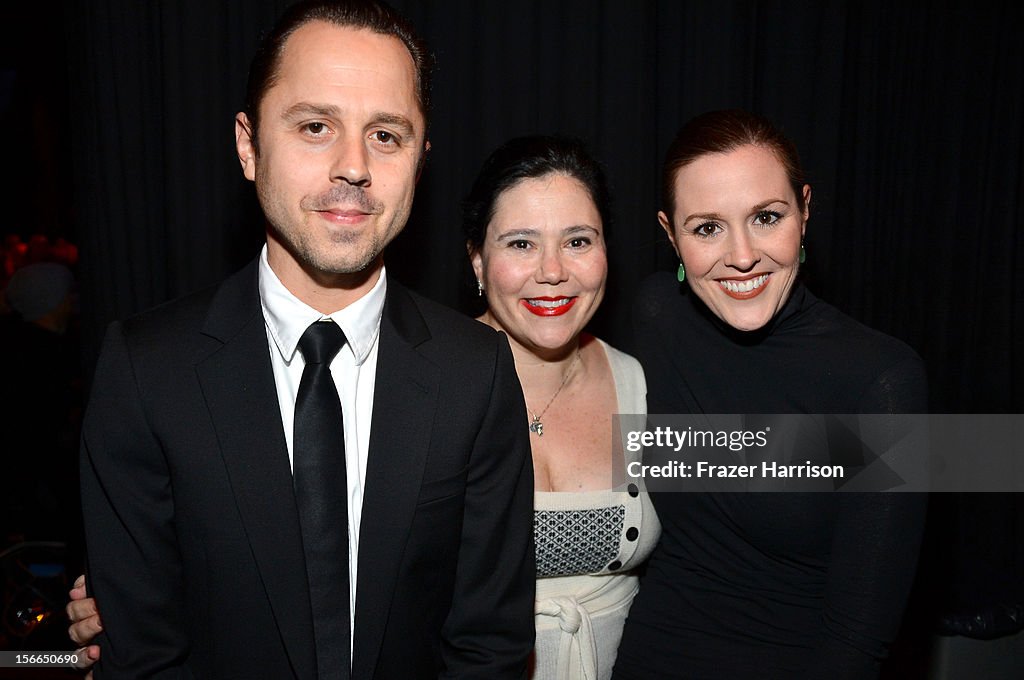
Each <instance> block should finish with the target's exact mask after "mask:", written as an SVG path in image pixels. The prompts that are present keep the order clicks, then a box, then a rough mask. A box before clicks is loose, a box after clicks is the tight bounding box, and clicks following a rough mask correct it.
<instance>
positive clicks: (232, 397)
mask: <svg viewBox="0 0 1024 680" xmlns="http://www.w3.org/2000/svg"><path fill="white" fill-rule="evenodd" d="M257 271H258V270H257V268H256V265H255V263H253V264H252V265H250V266H249V267H247V268H246V269H244V270H243V271H241V272H239V274H237V275H235V276H234V277H232V278H231V279H228V280H227V281H226V282H225V283H224V284H223V285H222V286H221V288H220V290H218V292H217V295H216V296H215V297H214V299H213V302H212V303H211V305H210V313H209V315H208V317H207V322H206V326H205V327H204V329H203V332H204V333H205V334H207V335H210V336H212V337H214V338H217V339H218V340H220V341H221V342H223V343H224V345H223V346H222V347H221V348H220V349H219V350H218V351H217V352H215V353H213V354H212V355H211V356H209V357H208V358H206V359H205V360H204V361H202V362H201V363H199V364H198V365H197V367H196V371H197V373H198V376H199V381H200V384H201V386H202V390H203V395H204V397H205V399H206V402H207V406H208V408H209V410H210V416H211V418H212V420H213V424H214V428H215V430H216V432H217V437H218V440H219V442H220V446H221V454H222V456H223V459H224V464H225V466H226V468H227V471H228V477H229V478H230V481H231V487H232V490H233V492H234V495H235V501H236V504H237V507H238V511H239V514H240V515H241V518H242V523H243V524H244V526H245V531H246V534H247V536H248V539H249V544H250V546H251V547H252V552H253V556H254V557H255V560H256V565H257V568H258V569H259V572H260V575H261V577H262V580H263V583H264V587H265V588H266V592H267V597H268V599H269V600H270V605H271V608H272V610H273V612H274V617H275V618H276V620H277V624H278V627H279V630H280V633H281V638H282V640H283V642H284V646H285V649H286V651H287V654H288V657H289V660H290V662H291V664H292V668H293V670H294V671H295V675H296V677H300V678H307V677H313V676H314V675H315V673H316V666H315V651H314V645H313V627H312V614H311V612H310V604H309V588H308V585H307V583H306V567H305V562H304V558H303V552H302V544H301V539H300V532H299V520H298V511H297V509H296V506H295V494H294V491H293V488H292V474H291V469H290V467H289V465H288V451H287V448H286V444H285V438H284V430H283V428H282V426H281V412H280V407H279V406H278V401H277V391H276V387H275V385H274V374H273V369H272V367H271V364H270V356H269V350H268V346H267V334H266V328H265V325H264V321H263V314H262V310H261V308H260V303H259V289H258V284H257Z"/></svg>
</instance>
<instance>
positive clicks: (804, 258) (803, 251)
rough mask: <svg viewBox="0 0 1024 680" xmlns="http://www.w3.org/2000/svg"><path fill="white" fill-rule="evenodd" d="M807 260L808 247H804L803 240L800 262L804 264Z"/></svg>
mask: <svg viewBox="0 0 1024 680" xmlns="http://www.w3.org/2000/svg"><path fill="white" fill-rule="evenodd" d="M806 261H807V249H806V248H804V244H803V242H802V241H801V242H800V264H803V263H804V262H806Z"/></svg>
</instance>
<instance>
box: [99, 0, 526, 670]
mask: <svg viewBox="0 0 1024 680" xmlns="http://www.w3.org/2000/svg"><path fill="white" fill-rule="evenodd" d="M426 54H427V53H426V52H425V50H424V49H423V46H422V45H421V44H420V43H419V41H418V40H417V39H416V38H415V36H414V35H413V34H412V32H411V30H410V29H409V27H408V26H407V25H406V24H404V22H402V20H401V19H400V18H398V17H397V16H395V15H394V14H393V12H392V10H391V9H390V8H388V7H386V6H383V5H380V4H377V3H376V2H373V1H372V0H366V1H362V0H350V1H341V0H338V1H333V2H330V1H327V0H320V1H319V2H305V3H300V4H299V5H297V6H294V7H292V8H291V9H290V10H289V11H288V12H287V13H286V14H285V16H284V17H282V19H281V21H280V22H279V24H278V26H277V27H276V28H275V30H274V31H273V32H272V33H271V34H270V35H269V36H268V37H267V38H266V39H265V40H264V42H263V44H262V46H261V48H260V51H259V52H258V53H257V56H256V58H255V59H254V61H253V65H252V68H251V71H250V81H249V94H248V99H247V104H246V111H245V112H244V113H239V114H238V116H237V118H236V143H237V151H238V157H239V161H240V163H241V166H242V169H243V172H244V173H245V176H246V177H247V178H248V179H250V180H253V181H254V182H255V184H256V190H257V193H258V195H259V199H260V204H261V206H262V207H263V211H264V214H265V216H266V231H267V243H266V247H265V249H264V250H263V252H262V253H261V255H260V257H259V258H257V260H256V261H254V262H253V263H252V264H250V265H249V266H248V267H247V268H246V269H244V270H242V271H241V272H239V273H238V274H236V275H234V276H233V277H231V278H229V279H228V280H226V281H225V282H224V283H222V284H221V285H219V286H217V287H215V288H214V289H211V290H208V291H204V292H201V293H198V294H195V295H193V296H190V297H187V298H184V299H182V300H179V301H176V302H172V303H170V304H168V305H164V306H162V307H159V308H157V309H155V310H151V311H149V312H146V313H143V314H141V315H139V316H137V317H134V318H132V319H129V320H128V321H125V322H123V323H119V324H114V325H112V326H111V328H110V329H109V331H108V333H107V337H106V339H105V341H104V347H103V352H102V355H101V357H100V360H99V363H98V366H97V370H96V379H95V384H94V387H93V390H92V396H91V401H90V404H89V407H88V412H87V415H86V421H85V425H84V431H83V444H82V476H83V480H82V492H83V506H84V511H85V514H86V522H85V524H86V533H87V542H88V552H89V558H88V578H89V584H90V589H91V590H92V591H93V592H94V593H95V595H96V598H97V600H98V601H99V602H100V606H101V607H102V611H103V622H104V626H105V630H104V634H103V637H102V638H101V644H102V647H103V654H102V657H101V660H100V663H99V664H98V665H97V666H96V670H97V676H98V677H111V678H120V677H125V678H143V677H159V678H193V677H205V678H218V679H221V678H233V677H237V678H246V679H250V678H272V679H275V680H276V679H279V678H314V677H319V678H328V677H330V678H335V677H339V678H348V677H352V678H377V679H380V680H390V679H394V680H407V679H412V678H436V677H444V678H487V679H494V678H519V677H525V674H526V662H527V657H528V656H529V653H530V650H531V647H532V643H533V616H532V609H533V578H534V574H533V544H532V512H531V506H532V488H533V485H532V468H531V461H530V454H529V442H528V441H527V428H526V423H527V418H526V413H525V409H524V404H523V399H522V393H521V390H520V388H519V384H518V381H517V379H516V375H515V369H514V366H513V363H512V357H511V353H510V351H509V348H508V344H507V342H506V340H505V338H504V337H503V336H500V335H498V334H495V333H493V332H492V331H490V330H488V329H487V328H486V327H484V326H483V325H481V324H478V323H476V322H474V321H472V320H470V319H467V318H465V317H462V316H461V315H458V314H456V313H455V312H452V311H450V310H447V309H445V308H443V307H440V306H438V305H435V304H433V303H430V302H428V301H426V300H424V299H422V298H420V297H418V296H416V295H414V294H412V293H411V292H409V291H406V290H404V289H403V288H401V286H400V285H399V284H398V283H396V282H395V281H394V280H391V279H389V278H388V277H387V276H386V274H385V270H384V263H383V259H382V256H381V251H382V250H383V249H384V247H385V246H386V245H387V243H388V242H389V241H390V240H391V239H392V238H393V237H394V236H395V235H396V234H397V233H398V232H399V231H400V230H401V229H402V227H403V226H404V225H405V222H406V219H407V218H408V215H409V210H410V207H411V204H412V199H413V190H414V187H415V183H416V180H417V178H418V175H419V172H420V170H421V168H422V164H423V160H424V155H425V153H426V151H427V149H428V148H429V144H428V142H427V141H426V108H427V104H426V93H427V90H428V87H427V78H428V75H429V73H428V65H427V63H426V62H427V56H426ZM323 321H329V322H332V324H337V326H339V327H340V328H341V330H342V331H343V332H344V345H343V346H342V347H341V349H340V351H339V352H338V354H337V355H336V356H335V357H334V359H333V360H330V359H328V360H327V361H329V363H330V376H331V378H332V379H333V383H334V387H335V389H336V394H337V400H338V402H340V405H341V408H340V410H341V415H342V416H343V420H342V422H343V425H342V430H343V432H344V437H343V443H342V446H343V448H344V453H343V454H342V455H343V458H344V460H345V461H346V462H347V465H346V466H345V467H344V468H342V480H344V482H343V484H344V486H345V487H346V488H338V489H337V490H336V493H337V494H338V496H335V497H334V498H327V499H320V498H319V497H318V500H317V501H316V504H320V503H321V501H323V502H325V503H327V504H330V502H332V501H334V500H337V499H338V498H339V497H340V496H342V495H343V496H344V500H345V502H344V503H343V504H342V512H347V519H342V522H346V521H347V523H348V532H347V534H348V540H347V546H346V545H344V544H345V543H346V541H343V540H342V541H339V542H340V543H341V544H342V549H343V550H345V549H346V548H347V559H348V561H349V564H348V565H347V567H348V568H347V569H342V570H340V571H339V573H342V574H343V575H342V576H341V578H342V579H343V580H344V579H345V575H344V572H347V576H348V584H347V587H344V586H343V587H342V588H341V591H343V594H341V595H340V596H336V595H337V594H336V595H335V596H331V597H330V598H328V597H326V596H321V595H320V594H319V593H322V592H325V591H322V590H319V589H318V588H319V586H316V587H314V584H316V583H318V582H319V581H318V579H319V578H320V577H319V576H317V575H316V574H314V572H313V571H308V572H307V568H308V567H309V566H310V564H313V563H315V560H314V559H310V558H309V550H310V549H311V547H312V548H316V547H317V546H315V545H311V544H312V543H313V541H311V540H309V536H310V534H309V533H308V532H309V529H308V526H307V524H306V521H307V520H306V515H304V514H303V513H304V512H306V511H305V510H304V509H303V507H304V503H305V504H306V505H308V504H309V499H308V498H307V497H306V496H304V491H303V488H304V487H302V488H299V487H300V484H299V483H298V480H299V475H298V471H299V469H300V468H301V467H302V466H303V465H305V461H304V460H303V458H302V456H304V455H305V453H304V452H305V450H306V449H308V448H309V446H308V443H307V442H305V441H304V440H301V437H302V436H303V435H300V431H299V426H298V420H299V415H298V414H299V410H298V408H297V407H296V401H297V400H298V401H300V402H301V401H302V399H303V397H302V393H303V390H304V389H305V388H304V387H303V384H304V381H305V380H306V377H305V374H304V371H305V370H306V369H308V368H309V366H308V364H309V363H310V362H311V361H312V362H313V363H316V362H317V361H319V360H316V361H314V360H312V359H311V358H310V357H307V356H305V352H306V347H307V345H304V344H302V343H303V339H304V338H305V333H306V330H307V328H308V327H310V326H321V327H322V326H323V325H324V324H323V323H322V322H323ZM335 330H336V329H335ZM332 394H334V392H332ZM293 414H294V418H295V430H294V436H293V429H292V426H293ZM300 452H302V453H301V455H300ZM346 471H347V476H346ZM293 472H294V473H295V475H294V478H293ZM318 507H319V506H318ZM337 529H338V532H339V533H338V535H339V536H344V535H345V533H346V532H345V527H344V526H340V527H337ZM304 537H305V544H304ZM342 554H345V553H342ZM335 566H337V565H335ZM328 590H329V589H328ZM311 591H312V592H313V593H315V594H314V595H312V596H311ZM346 594H347V595H348V596H347V597H345V595H346ZM328 600H329V601H328ZM339 611H341V612H343V613H344V614H345V616H343V619H342V623H341V625H342V626H343V628H342V630H344V633H343V634H340V635H339V634H337V632H335V633H334V634H332V635H331V636H328V637H324V635H323V634H322V633H323V631H324V630H327V629H326V628H324V624H323V620H322V615H323V614H324V612H326V615H331V613H332V612H335V613H336V612H339ZM334 630H335V631H337V630H338V629H334ZM349 631H350V632H349ZM338 638H344V639H338ZM325 640H326V641H327V642H326V643H325V642H324V641H325ZM334 645H337V647H335V646H334ZM339 650H340V653H341V655H342V656H341V657H337V656H334V657H332V656H331V654H329V653H326V652H331V653H333V652H337V651H339ZM349 651H351V656H349ZM331 658H342V659H344V661H343V662H341V663H337V664H330V663H328V662H326V661H325V659H331ZM349 664H350V668H351V670H350V669H349V668H348V667H346V666H348V665H349ZM350 673H351V675H350Z"/></svg>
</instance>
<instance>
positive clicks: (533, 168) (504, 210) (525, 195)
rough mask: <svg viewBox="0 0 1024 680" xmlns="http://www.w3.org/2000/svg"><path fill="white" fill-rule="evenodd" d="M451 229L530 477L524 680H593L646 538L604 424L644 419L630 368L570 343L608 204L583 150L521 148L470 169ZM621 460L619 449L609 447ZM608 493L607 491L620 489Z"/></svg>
mask: <svg viewBox="0 0 1024 680" xmlns="http://www.w3.org/2000/svg"><path fill="white" fill-rule="evenodd" d="M463 223H464V227H465V230H466V241H467V248H468V250H469V255H470V260H471V262H472V265H473V271H474V273H475V275H476V278H477V286H478V290H479V291H480V293H481V295H483V296H485V297H486V300H487V306H488V308H487V311H485V312H484V313H483V315H482V316H480V317H479V320H480V321H482V322H483V323H486V324H488V325H489V326H492V327H494V328H496V329H498V330H500V331H503V332H505V333H506V334H507V335H508V338H509V343H510V344H511V346H512V354H513V356H514V357H515V362H516V371H517V372H518V374H519V380H520V382H521V383H522V386H523V393H524V396H525V397H526V406H527V411H528V413H529V416H530V422H529V423H524V427H527V426H528V427H529V428H530V440H531V445H532V451H533V469H534V477H535V482H534V483H535V487H534V488H535V494H534V509H535V510H534V535H535V538H536V546H537V547H536V550H537V600H536V607H535V612H536V625H537V643H536V648H535V655H534V656H535V662H534V669H533V675H532V677H533V678H534V680H598V679H601V680H605V679H607V678H609V677H610V676H611V671H612V665H613V664H614V661H615V652H616V649H617V648H618V644H619V638H620V637H621V635H622V626H623V623H624V622H625V619H626V614H627V613H628V611H629V606H630V604H631V603H632V601H633V596H634V595H635V593H636V590H637V577H636V575H635V573H634V570H635V568H636V567H637V565H639V564H640V563H641V562H642V561H643V560H644V558H645V557H646V556H647V554H648V553H649V552H650V551H651V549H652V548H653V546H654V543H655V541H656V540H657V537H658V532H659V525H658V521H657V517H656V516H655V514H654V509H653V507H652V506H651V504H650V502H649V500H648V498H647V494H646V493H639V489H637V488H636V487H631V488H629V489H628V490H625V491H613V490H612V489H611V487H612V486H613V472H614V470H613V460H616V459H617V460H619V461H620V464H621V460H622V459H621V458H613V452H616V447H617V444H616V443H615V442H613V436H612V419H613V417H614V414H616V413H645V412H646V403H645V397H646V392H647V388H646V384H645V382H644V375H643V371H642V370H641V369H640V364H639V363H638V362H637V361H636V360H635V359H634V358H633V357H631V356H628V355H626V354H623V353H622V352H620V351H618V350H616V349H614V348H613V347H610V346H609V345H607V344H606V343H604V342H603V341H601V340H599V339H597V338H594V337H592V336H590V335H588V334H586V333H585V332H584V328H585V326H586V325H587V323H588V322H589V321H590V319H591V318H592V317H593V315H594V312H595V311H596V310H597V307H598V305H599V304H600V303H601V299H602V297H603V295H604V289H605V282H606V279H607V273H608V263H607V257H606V251H605V238H604V235H605V228H606V226H607V224H608V190H607V187H606V184H605V180H604V176H603V173H602V171H601V168H600V166H599V165H598V164H597V163H596V162H595V161H594V160H593V159H592V158H591V157H590V156H589V154H588V153H587V152H586V150H585V149H584V148H583V146H582V145H581V144H580V143H579V142H576V141H574V140H569V139H564V138H558V137H540V136H534V137H521V138H517V139H513V140H511V141H509V142H508V143H506V144H505V145H503V146H501V147H500V148H498V149H497V150H496V151H495V152H494V153H493V154H492V155H491V156H490V158H488V159H487V161H486V162H485V163H484V166H483V168H482V169H481V171H480V174H479V176H478V177H477V180H476V182H475V184H474V185H473V189H472V191H471V192H470V194H469V196H468V198H467V199H466V201H465V203H464V210H463ZM617 453H618V454H621V447H618V451H617ZM620 479H621V477H620Z"/></svg>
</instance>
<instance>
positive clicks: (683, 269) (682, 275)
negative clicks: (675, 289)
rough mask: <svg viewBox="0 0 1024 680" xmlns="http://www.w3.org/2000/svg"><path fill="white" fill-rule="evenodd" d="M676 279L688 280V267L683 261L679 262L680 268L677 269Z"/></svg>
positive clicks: (680, 281)
mask: <svg viewBox="0 0 1024 680" xmlns="http://www.w3.org/2000/svg"><path fill="white" fill-rule="evenodd" d="M676 280H677V281H679V283H682V282H683V281H685V280H686V267H684V266H683V263H682V262H680V263H679V269H677V270H676Z"/></svg>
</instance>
